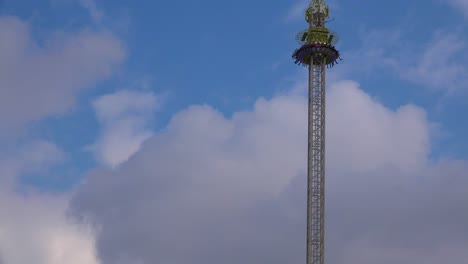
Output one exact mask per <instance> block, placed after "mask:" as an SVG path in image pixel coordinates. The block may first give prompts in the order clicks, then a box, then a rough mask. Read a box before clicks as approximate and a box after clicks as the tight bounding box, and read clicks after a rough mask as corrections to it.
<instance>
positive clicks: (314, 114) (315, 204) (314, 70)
mask: <svg viewBox="0 0 468 264" xmlns="http://www.w3.org/2000/svg"><path fill="white" fill-rule="evenodd" d="M308 121H309V122H308V123H309V127H308V166H307V167H308V168H307V255H306V258H307V259H306V261H307V262H306V263H307V264H324V253H325V252H324V242H325V241H324V238H325V234H324V230H325V61H323V62H322V63H320V64H318V65H315V64H314V61H313V59H311V61H310V64H309V120H308Z"/></svg>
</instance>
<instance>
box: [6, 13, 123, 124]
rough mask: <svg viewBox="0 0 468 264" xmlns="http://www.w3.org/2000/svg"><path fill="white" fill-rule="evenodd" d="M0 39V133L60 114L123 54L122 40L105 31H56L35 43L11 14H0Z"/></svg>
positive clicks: (26, 27)
mask: <svg viewBox="0 0 468 264" xmlns="http://www.w3.org/2000/svg"><path fill="white" fill-rule="evenodd" d="M0 38H1V39H2V42H1V43H0V57H2V60H0V120H2V122H1V123H0V127H1V129H2V132H3V133H6V130H7V128H8V130H12V129H15V128H18V127H20V126H22V125H24V124H26V123H28V122H31V121H36V120H40V119H42V118H44V117H47V116H50V115H57V114H63V113H65V112H66V111H67V110H69V109H70V108H71V107H72V106H73V104H74V101H75V97H76V95H77V94H78V93H79V92H80V91H82V90H84V89H89V88H92V87H94V86H95V85H96V82H98V81H100V80H103V79H105V78H107V77H108V76H109V75H110V74H111V73H112V72H113V71H114V69H115V68H116V66H118V65H119V64H120V63H121V62H122V61H123V59H124V57H125V52H124V49H123V45H122V43H121V42H120V41H119V40H118V39H117V38H115V37H114V36H113V35H112V34H111V33H109V32H105V31H101V32H94V31H91V30H82V31H79V32H76V33H61V32H58V33H55V34H52V35H50V36H48V37H47V38H46V39H45V41H44V43H45V44H44V45H39V44H38V43H37V41H35V40H34V39H33V37H32V33H31V29H30V25H29V24H28V23H26V22H23V21H21V20H19V19H18V18H16V17H0Z"/></svg>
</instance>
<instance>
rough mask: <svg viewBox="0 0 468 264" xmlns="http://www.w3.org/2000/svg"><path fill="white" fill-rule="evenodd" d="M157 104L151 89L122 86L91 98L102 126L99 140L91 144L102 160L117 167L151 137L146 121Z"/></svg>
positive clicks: (158, 101) (157, 99) (158, 99)
mask: <svg viewBox="0 0 468 264" xmlns="http://www.w3.org/2000/svg"><path fill="white" fill-rule="evenodd" d="M159 106H160V98H159V97H158V96H156V95H155V94H154V93H152V92H143V91H130V90H121V91H118V92H115V93H113V94H108V95H103V96H101V97H99V98H97V99H96V100H94V101H93V107H94V110H95V112H96V116H97V119H98V121H99V123H100V124H101V126H102V132H101V135H100V137H99V139H98V141H97V142H96V143H95V144H94V145H93V146H92V147H91V148H90V149H91V150H92V151H93V152H94V153H95V155H96V157H97V159H98V160H99V161H100V162H102V163H103V164H105V165H107V166H110V167H116V166H117V165H119V164H120V163H122V162H124V161H126V160H127V159H128V158H129V157H130V156H132V155H133V154H134V153H135V152H136V151H137V150H138V149H139V148H140V146H141V144H142V143H143V142H144V141H145V140H147V139H148V138H150V137H151V135H152V132H151V130H150V128H149V127H148V126H149V123H150V121H151V119H152V114H153V113H154V111H155V110H157V109H158V108H159Z"/></svg>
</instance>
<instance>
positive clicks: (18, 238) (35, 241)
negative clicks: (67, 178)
mask: <svg viewBox="0 0 468 264" xmlns="http://www.w3.org/2000/svg"><path fill="white" fill-rule="evenodd" d="M62 158H63V153H62V151H61V150H60V149H59V148H58V147H57V146H55V145H54V144H52V143H50V142H45V141H34V142H29V143H26V144H24V145H23V146H22V147H20V149H19V150H18V151H17V152H15V153H11V155H10V156H9V157H8V158H3V159H0V214H1V216H2V217H1V218H0V259H1V260H0V263H2V264H29V263H37V264H62V263H70V264H98V261H97V258H96V254H95V251H94V236H93V231H92V230H91V229H90V228H87V227H86V226H85V225H78V224H77V223H76V222H73V221H72V220H71V219H69V218H67V217H66V209H67V206H68V199H69V197H68V196H65V195H63V196H62V195H60V196H55V195H47V194H44V193H35V192H26V193H22V194H20V193H18V192H15V191H14V190H15V179H17V178H18V177H19V176H20V175H21V174H22V173H23V172H30V171H34V172H40V171H43V170H45V169H46V168H47V167H49V166H51V165H53V164H56V163H57V162H60V160H62Z"/></svg>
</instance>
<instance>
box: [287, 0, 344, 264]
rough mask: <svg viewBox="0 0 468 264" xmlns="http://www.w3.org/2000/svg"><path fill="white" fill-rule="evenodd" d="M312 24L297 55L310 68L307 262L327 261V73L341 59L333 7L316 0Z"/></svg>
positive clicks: (301, 39)
mask: <svg viewBox="0 0 468 264" xmlns="http://www.w3.org/2000/svg"><path fill="white" fill-rule="evenodd" d="M305 17H306V21H307V22H308V23H309V28H308V29H307V30H304V31H303V32H301V33H299V35H298V40H299V42H301V44H303V45H302V46H301V47H300V48H299V49H297V50H296V51H295V52H294V54H293V58H294V59H295V62H296V64H300V65H303V66H305V67H307V68H308V69H309V87H308V88H309V114H308V158H307V160H308V163H307V239H306V264H324V256H325V247H324V246H325V74H326V68H331V67H332V66H334V65H335V64H336V63H337V62H338V60H340V54H339V52H338V51H337V50H336V48H335V46H334V44H335V43H336V42H337V38H338V37H337V35H336V34H335V33H334V32H332V31H330V30H329V29H328V28H327V27H326V25H325V24H326V22H327V21H326V19H327V18H328V17H329V8H328V6H327V5H326V4H325V2H324V0H312V2H311V3H310V5H309V8H308V9H307V11H306V15H305Z"/></svg>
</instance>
